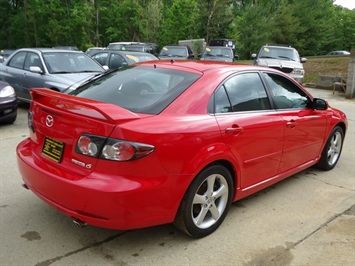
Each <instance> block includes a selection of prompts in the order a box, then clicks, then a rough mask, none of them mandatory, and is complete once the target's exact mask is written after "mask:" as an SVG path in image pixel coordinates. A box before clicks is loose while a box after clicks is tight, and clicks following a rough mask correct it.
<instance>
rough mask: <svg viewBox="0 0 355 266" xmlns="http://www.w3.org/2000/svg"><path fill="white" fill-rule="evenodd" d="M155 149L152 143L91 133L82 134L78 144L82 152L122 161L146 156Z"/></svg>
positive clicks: (79, 150) (77, 148)
mask: <svg viewBox="0 0 355 266" xmlns="http://www.w3.org/2000/svg"><path fill="white" fill-rule="evenodd" d="M153 151H154V146H152V145H148V144H143V143H138V142H132V141H125V140H120V139H113V138H105V137H101V136H95V135H90V134H84V135H82V136H80V138H79V139H78V142H77V144H76V152H78V153H80V154H83V155H86V156H91V157H96V158H101V159H106V160H112V161H121V162H122V161H129V160H135V159H138V158H141V157H144V156H146V155H148V154H150V153H151V152H153Z"/></svg>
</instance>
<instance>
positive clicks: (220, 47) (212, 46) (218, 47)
mask: <svg viewBox="0 0 355 266" xmlns="http://www.w3.org/2000/svg"><path fill="white" fill-rule="evenodd" d="M206 48H217V49H223V48H224V49H228V50H232V48H231V47H227V46H214V45H208V46H207V47H206Z"/></svg>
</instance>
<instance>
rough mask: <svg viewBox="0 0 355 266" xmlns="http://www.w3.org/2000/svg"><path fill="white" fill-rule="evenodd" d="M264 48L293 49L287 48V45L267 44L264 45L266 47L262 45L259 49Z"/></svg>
mask: <svg viewBox="0 0 355 266" xmlns="http://www.w3.org/2000/svg"><path fill="white" fill-rule="evenodd" d="M264 47H273V48H280V49H295V48H293V47H292V46H288V45H276V44H274V45H269V44H266V45H263V46H262V47H261V48H264Z"/></svg>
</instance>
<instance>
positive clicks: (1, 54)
mask: <svg viewBox="0 0 355 266" xmlns="http://www.w3.org/2000/svg"><path fill="white" fill-rule="evenodd" d="M15 51H16V49H4V50H0V63H2V62H4V61H5V60H6V59H7V58H8V57H9V56H10V55H11V54H12V53H13V52H15Z"/></svg>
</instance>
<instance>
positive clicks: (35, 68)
mask: <svg viewBox="0 0 355 266" xmlns="http://www.w3.org/2000/svg"><path fill="white" fill-rule="evenodd" d="M30 71H31V72H33V73H37V74H42V73H43V71H42V69H41V68H40V67H38V66H31V67H30Z"/></svg>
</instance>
